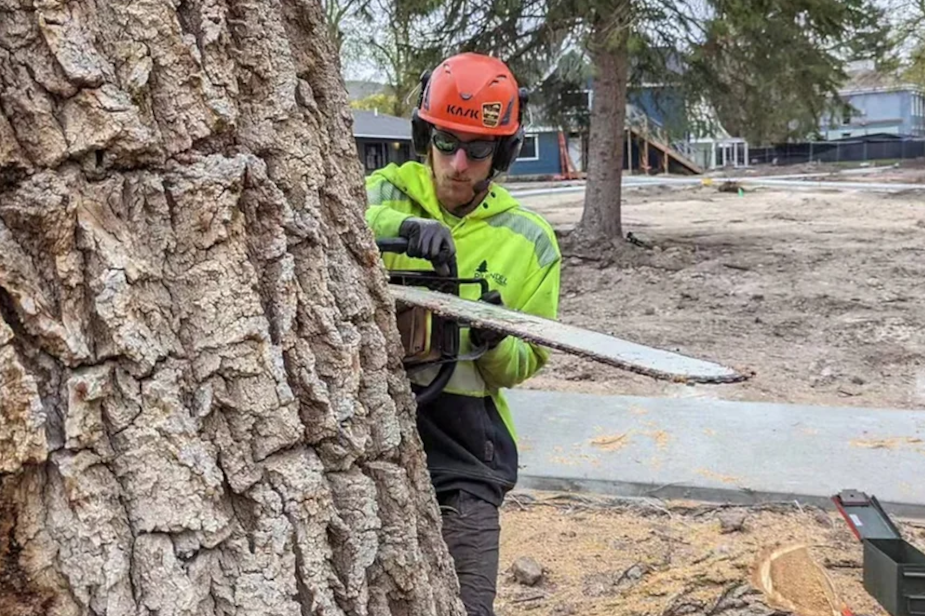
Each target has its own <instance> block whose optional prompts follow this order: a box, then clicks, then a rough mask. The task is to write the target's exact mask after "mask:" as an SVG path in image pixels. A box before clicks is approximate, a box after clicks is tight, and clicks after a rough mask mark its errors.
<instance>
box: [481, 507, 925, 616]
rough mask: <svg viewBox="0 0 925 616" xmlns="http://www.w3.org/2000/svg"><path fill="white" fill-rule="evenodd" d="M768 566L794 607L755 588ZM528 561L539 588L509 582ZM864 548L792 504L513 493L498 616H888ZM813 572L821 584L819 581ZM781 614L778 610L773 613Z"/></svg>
mask: <svg viewBox="0 0 925 616" xmlns="http://www.w3.org/2000/svg"><path fill="white" fill-rule="evenodd" d="M730 514H732V515H736V514H738V515H744V517H745V522H744V525H743V526H742V529H741V530H737V531H732V532H723V530H722V526H721V523H720V521H719V518H720V517H721V516H724V515H730ZM899 524H900V528H901V529H902V531H903V533H904V536H905V537H906V538H907V539H908V540H910V541H911V542H913V543H916V544H917V545H919V546H925V523H922V522H914V521H899ZM801 545H802V546H805V550H795V551H789V552H788V553H787V554H786V555H785V556H784V557H783V558H781V559H779V560H776V561H774V562H772V563H770V567H769V570H770V571H771V576H772V578H773V579H774V589H775V590H776V592H778V593H780V594H781V595H782V596H783V598H784V599H785V600H786V601H787V602H789V603H790V605H793V606H796V608H797V609H796V610H792V608H791V607H789V606H788V605H787V604H784V603H780V602H775V600H774V599H773V598H772V597H771V595H770V594H768V593H766V592H765V591H763V590H762V588H763V586H762V584H761V583H760V582H759V581H757V580H756V575H757V573H758V571H759V569H760V565H761V563H762V562H763V561H764V559H766V558H768V557H769V556H770V555H771V554H773V553H774V551H775V550H781V551H783V550H784V549H786V548H788V547H791V546H801ZM520 557H530V558H533V559H535V560H536V561H537V562H538V563H539V564H540V565H541V566H542V568H543V572H544V574H543V577H542V579H541V580H540V582H539V583H538V584H536V585H535V586H532V587H530V586H524V585H523V584H520V583H519V582H517V581H515V579H514V576H513V574H512V572H511V566H512V564H513V563H514V561H515V560H517V559H518V558H520ZM861 566H862V551H861V546H860V544H859V543H858V542H857V540H856V539H855V538H854V535H852V534H851V532H850V531H849V530H848V526H847V525H846V524H845V523H844V521H843V520H842V519H841V518H840V517H838V516H837V514H834V513H827V512H824V511H822V510H819V509H814V508H798V507H797V506H796V505H794V504H770V505H764V506H758V507H723V506H716V505H708V504H697V503H686V502H673V503H660V502H655V501H651V502H645V501H636V502H630V501H625V500H623V501H621V500H617V499H607V498H604V497H591V496H578V495H564V494H553V493H538V492H520V493H515V494H514V495H513V496H512V497H510V498H509V499H508V501H507V504H506V505H505V507H504V509H503V512H502V540H501V575H500V579H499V594H498V601H497V603H496V608H497V613H498V615H499V616H515V615H520V614H535V615H537V616H541V615H549V616H565V615H581V616H614V615H643V614H645V615H656V616H672V615H680V614H711V615H714V616H715V615H719V614H723V615H725V616H769V615H770V614H772V613H774V612H775V610H783V611H785V612H787V611H794V612H795V613H797V614H802V615H803V616H824V615H825V614H832V613H833V611H828V612H827V611H826V608H827V607H829V606H830V605H831V602H830V601H829V600H827V599H826V596H825V593H824V592H823V586H824V585H826V584H831V587H832V589H833V590H834V593H835V601H834V602H835V603H838V605H835V606H832V607H833V609H834V613H836V614H837V613H840V612H841V609H842V607H843V606H846V607H848V608H849V609H850V610H851V611H852V612H853V613H854V614H867V615H871V616H875V615H876V616H882V615H885V614H886V612H885V611H884V610H883V609H882V608H880V607H879V606H878V605H877V603H876V602H875V601H874V600H873V599H872V598H871V597H870V596H869V595H868V594H867V593H866V592H865V590H864V588H863V582H862V569H861ZM820 571H821V572H822V573H821V575H823V576H824V578H822V580H820V577H819V576H820ZM778 613H781V612H778Z"/></svg>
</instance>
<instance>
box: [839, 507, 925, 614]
mask: <svg viewBox="0 0 925 616" xmlns="http://www.w3.org/2000/svg"><path fill="white" fill-rule="evenodd" d="M832 501H833V502H834V503H835V507H836V508H837V509H838V511H839V513H841V515H842V517H844V518H845V521H846V522H847V523H848V526H849V527H850V528H851V530H852V532H854V534H855V536H856V537H857V538H858V540H860V541H861V543H862V544H863V546H864V589H865V590H866V591H867V592H868V593H869V594H870V596H871V597H873V598H874V599H876V600H877V602H878V603H879V604H880V605H881V606H883V609H885V610H886V611H887V612H889V613H890V614H892V616H925V554H923V553H922V552H920V551H919V550H917V549H916V548H915V547H914V546H913V545H912V544H910V543H909V542H907V541H906V540H904V539H903V538H902V534H901V533H900V532H899V529H898V528H896V525H895V524H893V521H892V520H891V519H890V517H889V516H888V515H887V514H886V512H885V511H884V510H883V507H881V506H880V503H879V502H878V501H877V498H876V497H875V496H873V495H871V496H868V495H867V494H865V493H864V492H860V491H857V490H843V491H842V492H841V493H839V494H837V495H836V496H833V497H832Z"/></svg>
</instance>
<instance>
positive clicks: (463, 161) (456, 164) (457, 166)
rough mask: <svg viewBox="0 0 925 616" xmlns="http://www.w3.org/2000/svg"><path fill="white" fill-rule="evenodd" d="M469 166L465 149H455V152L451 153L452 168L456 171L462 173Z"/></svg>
mask: <svg viewBox="0 0 925 616" xmlns="http://www.w3.org/2000/svg"><path fill="white" fill-rule="evenodd" d="M468 168H469V157H468V156H467V155H466V151H465V150H464V149H462V148H459V149H458V150H456V153H455V154H453V170H454V171H456V172H457V173H462V172H463V171H465V170H466V169H468Z"/></svg>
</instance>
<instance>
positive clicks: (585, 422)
mask: <svg viewBox="0 0 925 616" xmlns="http://www.w3.org/2000/svg"><path fill="white" fill-rule="evenodd" d="M506 395H507V396H508V400H509V402H510V405H511V409H512V412H513V414H514V421H515V424H516V426H517V431H518V436H519V439H520V442H521V457H520V464H521V470H520V481H519V484H518V485H519V487H522V488H528V489H529V488H533V489H552V490H584V491H593V492H598V493H604V494H614V495H621V496H649V497H657V498H689V499H694V500H706V501H721V502H736V503H756V502H766V501H780V500H794V499H797V500H799V501H800V502H801V503H807V504H814V505H820V506H824V507H831V501H830V500H829V498H830V497H831V496H832V495H834V494H837V493H838V492H840V491H841V490H843V489H847V488H855V489H858V490H862V491H864V492H867V493H868V494H874V495H876V496H877V498H878V499H879V500H880V501H881V502H882V503H883V504H884V506H885V507H886V508H887V510H888V511H889V512H890V513H891V514H896V515H900V516H910V517H919V518H925V409H923V410H921V411H905V410H890V409H859V408H837V407H817V406H798V405H784V404H767V403H753V402H730V401H722V400H715V399H707V398H637V397H631V396H595V395H583V394H570V393H554V392H543V391H531V390H522V389H521V390H512V391H509V392H506Z"/></svg>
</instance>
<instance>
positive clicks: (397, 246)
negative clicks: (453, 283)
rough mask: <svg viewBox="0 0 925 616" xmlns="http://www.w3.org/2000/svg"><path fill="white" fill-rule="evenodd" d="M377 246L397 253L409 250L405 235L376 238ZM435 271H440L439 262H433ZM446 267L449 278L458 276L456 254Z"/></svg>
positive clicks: (383, 250) (385, 250)
mask: <svg viewBox="0 0 925 616" xmlns="http://www.w3.org/2000/svg"><path fill="white" fill-rule="evenodd" d="M376 246H377V247H378V248H379V252H394V253H397V254H405V253H406V252H408V240H407V239H405V238H403V237H383V238H379V239H377V240H376ZM432 265H433V266H434V271H437V272H439V271H440V268H439V266H438V264H437V263H433V262H432ZM446 268H447V270H448V272H449V273H448V274H447V275H446V276H447V278H456V277H457V276H458V275H459V270H458V269H457V268H456V255H453V256H451V257H450V260H449V261H447V263H446Z"/></svg>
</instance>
